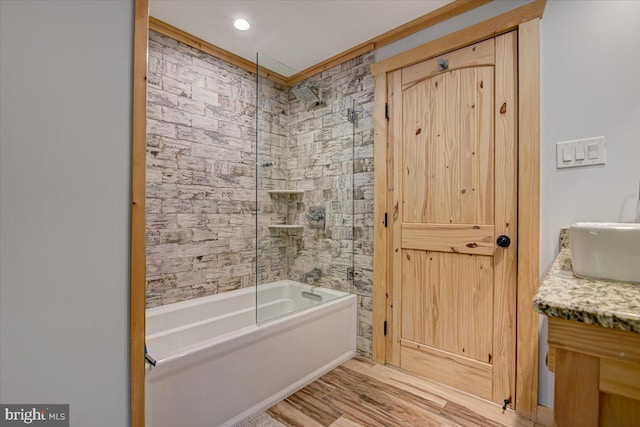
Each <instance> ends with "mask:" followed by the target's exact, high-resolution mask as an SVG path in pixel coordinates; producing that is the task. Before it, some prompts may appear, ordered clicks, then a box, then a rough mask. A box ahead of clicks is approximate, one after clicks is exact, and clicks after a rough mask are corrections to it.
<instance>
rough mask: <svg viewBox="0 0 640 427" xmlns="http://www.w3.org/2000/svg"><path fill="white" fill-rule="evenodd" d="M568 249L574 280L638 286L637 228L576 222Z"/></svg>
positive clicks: (639, 252)
mask: <svg viewBox="0 0 640 427" xmlns="http://www.w3.org/2000/svg"><path fill="white" fill-rule="evenodd" d="M571 248H572V250H571V262H572V264H573V272H574V274H575V275H576V276H579V277H587V278H593V279H604V280H615V281H620V282H635V283H640V224H624V223H611V222H577V223H575V224H573V225H572V226H571Z"/></svg>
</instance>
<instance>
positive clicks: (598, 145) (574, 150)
mask: <svg viewBox="0 0 640 427" xmlns="http://www.w3.org/2000/svg"><path fill="white" fill-rule="evenodd" d="M606 146H607V142H606V140H605V139H604V136H598V137H595V138H586V139H576V140H575V141H564V142H557V143H556V166H557V167H558V169H563V168H576V167H579V166H593V165H604V164H605V162H606V160H607V152H606Z"/></svg>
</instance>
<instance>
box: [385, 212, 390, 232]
mask: <svg viewBox="0 0 640 427" xmlns="http://www.w3.org/2000/svg"><path fill="white" fill-rule="evenodd" d="M388 225H389V215H387V213H386V212H385V213H384V228H387V226H388Z"/></svg>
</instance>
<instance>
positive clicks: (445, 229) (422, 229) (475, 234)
mask: <svg viewBox="0 0 640 427" xmlns="http://www.w3.org/2000/svg"><path fill="white" fill-rule="evenodd" d="M494 235H495V233H494V227H493V225H466V224H413V223H403V224H402V248H403V249H423V250H428V251H439V252H455V253H463V254H475V255H493V251H494V248H495V243H494V241H495V239H494Z"/></svg>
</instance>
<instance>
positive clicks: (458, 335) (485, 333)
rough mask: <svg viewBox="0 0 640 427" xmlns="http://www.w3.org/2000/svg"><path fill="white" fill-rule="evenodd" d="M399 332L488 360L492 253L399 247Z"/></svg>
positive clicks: (484, 360) (404, 336)
mask: <svg viewBox="0 0 640 427" xmlns="http://www.w3.org/2000/svg"><path fill="white" fill-rule="evenodd" d="M402 285H403V292H402V307H403V310H402V331H401V338H404V339H408V340H411V341H415V342H417V343H420V344H425V345H428V346H431V347H434V348H440V349H443V350H445V351H448V352H450V353H454V354H457V355H460V356H464V357H468V358H472V359H475V360H478V361H482V362H485V363H491V361H492V357H493V356H492V352H493V350H492V346H493V332H492V321H493V262H492V259H491V257H485V256H472V255H467V254H456V253H444V252H433V251H421V250H411V249H405V250H403V251H402Z"/></svg>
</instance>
